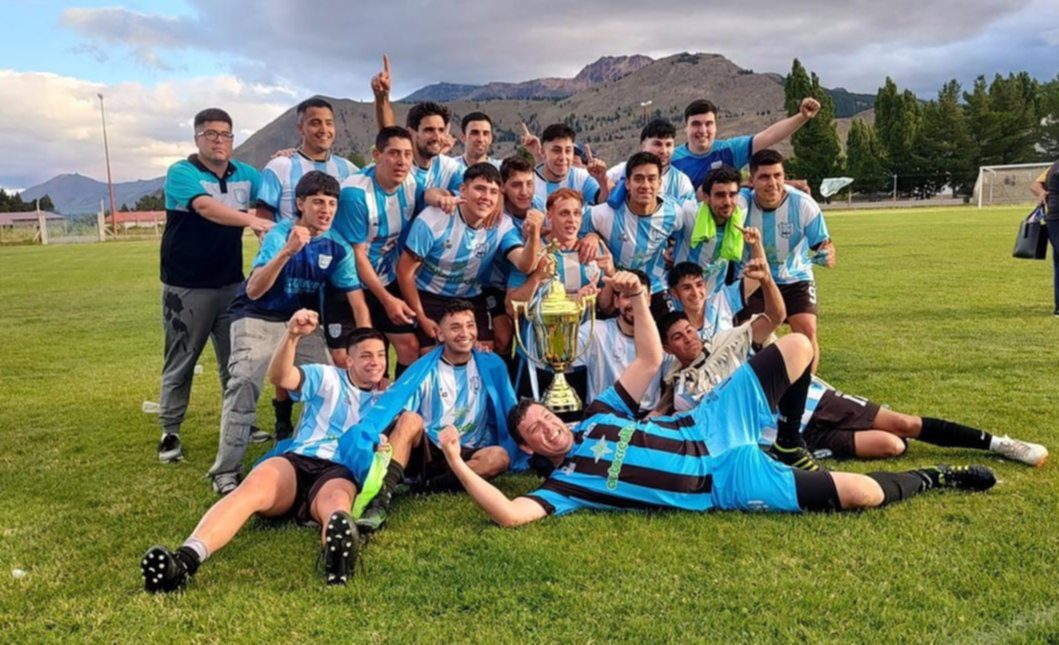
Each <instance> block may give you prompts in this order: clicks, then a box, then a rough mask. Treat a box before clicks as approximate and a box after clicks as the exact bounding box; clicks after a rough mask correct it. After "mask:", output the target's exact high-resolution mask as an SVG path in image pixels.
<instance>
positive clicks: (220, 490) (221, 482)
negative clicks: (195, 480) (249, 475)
mask: <svg viewBox="0 0 1059 645" xmlns="http://www.w3.org/2000/svg"><path fill="white" fill-rule="evenodd" d="M236 488H239V480H238V479H237V478H236V477H235V476H234V475H221V476H220V477H214V478H213V492H215V493H217V494H218V495H220V496H221V497H224V496H225V495H227V494H228V493H231V492H232V491H234V490H235V489H236Z"/></svg>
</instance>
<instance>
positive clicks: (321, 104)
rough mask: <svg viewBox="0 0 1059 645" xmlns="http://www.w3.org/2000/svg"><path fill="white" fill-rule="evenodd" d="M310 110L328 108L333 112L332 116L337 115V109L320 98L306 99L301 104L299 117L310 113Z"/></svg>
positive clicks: (299, 105)
mask: <svg viewBox="0 0 1059 645" xmlns="http://www.w3.org/2000/svg"><path fill="white" fill-rule="evenodd" d="M309 108H327V109H328V110H331V114H334V113H335V108H333V107H331V104H330V103H328V102H327V101H325V100H324V99H322V98H320V97H319V96H314V97H312V98H308V99H305V100H304V101H302V102H301V103H299V104H298V116H301V115H303V114H305V113H306V112H308V111H309Z"/></svg>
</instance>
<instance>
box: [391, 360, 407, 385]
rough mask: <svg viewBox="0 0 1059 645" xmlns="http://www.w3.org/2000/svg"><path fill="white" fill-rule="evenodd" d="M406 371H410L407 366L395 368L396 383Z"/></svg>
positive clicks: (399, 364) (394, 377) (399, 365)
mask: <svg viewBox="0 0 1059 645" xmlns="http://www.w3.org/2000/svg"><path fill="white" fill-rule="evenodd" d="M406 369H408V366H407V365H402V364H401V363H398V364H397V365H395V366H394V368H393V380H395V381H396V380H397V379H399V378H401V375H402V374H404V371H405V370H406Z"/></svg>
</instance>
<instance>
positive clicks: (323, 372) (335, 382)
mask: <svg viewBox="0 0 1059 645" xmlns="http://www.w3.org/2000/svg"><path fill="white" fill-rule="evenodd" d="M298 369H300V370H301V373H302V384H301V387H300V388H298V389H297V390H292V391H291V393H290V395H291V398H292V399H293V400H295V401H302V402H304V403H305V409H304V410H302V416H301V419H299V420H298V428H297V431H296V432H295V434H294V439H293V443H292V444H291V447H290V449H289V452H293V453H295V454H299V455H304V456H306V457H316V458H317V459H328V460H331V459H332V458H333V457H334V455H335V452H336V451H337V450H338V439H339V437H341V436H342V434H343V433H345V432H346V431H347V430H349V429H350V428H352V427H353V426H355V425H357V424H358V423H360V420H361V418H362V417H363V416H364V414H365V413H367V411H368V410H369V409H370V408H371V407H372V406H373V405H375V401H376V400H377V399H378V398H379V396H381V395H382V391H381V390H378V389H373V390H362V389H360V388H359V387H357V386H356V385H354V384H353V382H352V381H350V380H349V374H348V373H347V372H346V370H344V369H340V368H337V367H332V366H330V365H302V366H301V367H299V368H298Z"/></svg>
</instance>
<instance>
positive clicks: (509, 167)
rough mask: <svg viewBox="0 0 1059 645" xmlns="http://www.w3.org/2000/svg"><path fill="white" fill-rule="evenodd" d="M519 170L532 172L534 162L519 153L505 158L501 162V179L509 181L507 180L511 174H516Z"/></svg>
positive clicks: (505, 181)
mask: <svg viewBox="0 0 1059 645" xmlns="http://www.w3.org/2000/svg"><path fill="white" fill-rule="evenodd" d="M517 172H528V173H530V174H532V173H533V164H531V163H530V162H528V161H526V160H525V159H524V158H522V157H520V156H518V155H515V156H514V157H508V158H507V159H504V161H503V162H502V163H501V164H500V181H502V182H504V183H507V180H508V179H511V175H514V174H515V173H517Z"/></svg>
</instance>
